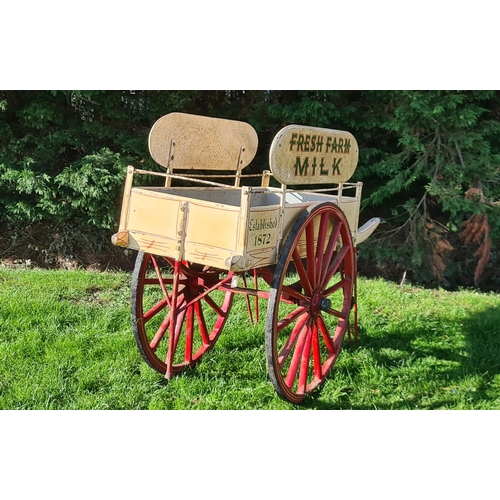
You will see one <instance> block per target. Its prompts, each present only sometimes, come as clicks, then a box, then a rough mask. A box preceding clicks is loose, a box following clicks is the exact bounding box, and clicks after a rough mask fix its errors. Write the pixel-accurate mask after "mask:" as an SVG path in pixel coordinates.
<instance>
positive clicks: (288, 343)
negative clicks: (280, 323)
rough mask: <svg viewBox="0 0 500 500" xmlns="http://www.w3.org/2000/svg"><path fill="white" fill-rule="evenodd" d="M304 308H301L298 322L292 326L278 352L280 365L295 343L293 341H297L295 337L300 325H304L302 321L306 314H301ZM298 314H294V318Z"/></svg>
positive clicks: (300, 329) (304, 320) (305, 318)
mask: <svg viewBox="0 0 500 500" xmlns="http://www.w3.org/2000/svg"><path fill="white" fill-rule="evenodd" d="M303 312H304V309H302V313H301V314H302V317H301V318H299V320H298V322H297V323H296V325H295V326H294V328H293V330H292V333H291V334H290V336H289V337H288V338H287V340H286V342H285V345H284V346H283V347H282V348H281V350H280V352H279V354H278V363H279V364H280V365H283V363H284V362H285V361H286V360H287V358H288V355H289V354H290V351H291V349H292V348H293V346H294V345H295V342H296V341H297V338H298V336H299V333H300V332H301V331H302V327H303V326H304V323H305V322H306V321H307V318H308V316H307V314H303ZM297 316H298V315H294V318H296V317H297ZM290 322H291V320H290V321H289V322H288V324H289V323H290Z"/></svg>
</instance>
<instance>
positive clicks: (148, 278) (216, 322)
mask: <svg viewBox="0 0 500 500" xmlns="http://www.w3.org/2000/svg"><path fill="white" fill-rule="evenodd" d="M257 146H258V138H257V133H256V132H255V130H254V129H253V128H252V126H251V125H249V124H248V123H244V122H237V121H233V120H225V119H218V118H209V117H204V116H197V115H189V114H184V113H171V114H168V115H165V116H163V117H162V118H160V119H159V120H158V121H157V122H156V123H155V124H154V126H153V127H152V129H151V132H150V135H149V150H150V153H151V156H152V158H153V159H154V160H155V161H156V162H157V163H158V164H159V165H161V166H162V167H164V168H165V169H166V170H165V173H158V172H150V171H144V170H139V169H135V168H133V167H128V170H127V178H126V182H125V191H124V196H123V205H122V212H121V218H120V226H119V230H118V232H117V233H116V234H115V235H113V237H112V241H113V243H114V244H115V245H118V246H121V247H126V248H131V249H135V250H138V255H137V260H136V264H135V269H134V272H133V277H132V286H131V313H132V329H133V333H134V336H135V339H136V342H137V346H138V348H139V351H140V353H141V354H142V356H143V358H144V360H145V361H146V362H147V363H148V364H149V365H150V366H151V367H152V368H154V369H155V370H157V371H158V372H160V373H162V374H164V376H165V377H166V378H167V379H171V378H172V377H174V376H175V375H177V374H179V373H181V372H182V371H183V370H185V369H186V368H188V367H193V366H195V365H196V364H197V363H198V362H199V361H200V360H201V359H202V357H203V355H204V354H205V353H206V352H207V351H209V350H210V349H211V348H212V347H213V346H214V344H215V343H216V341H217V339H218V338H219V335H220V334H221V332H222V330H223V328H224V325H225V324H226V321H227V319H228V316H229V313H230V311H231V305H232V303H233V298H234V296H235V295H236V294H241V295H244V296H245V300H246V302H247V308H248V312H249V315H250V318H251V320H252V321H258V317H259V299H267V302H268V304H267V314H266V318H265V346H266V358H267V366H268V372H269V376H270V379H271V382H272V384H273V386H274V388H275V389H276V391H277V393H278V394H279V395H280V396H281V397H283V398H284V399H286V400H288V401H290V402H292V403H300V402H302V401H303V400H304V398H305V397H306V395H307V394H308V393H310V392H311V391H313V390H315V389H316V388H317V387H318V386H320V385H321V384H322V383H323V382H324V381H325V379H326V378H327V376H328V374H329V372H330V371H331V369H332V366H333V365H334V363H335V361H336V360H337V357H338V356H339V353H340V349H341V346H342V342H343V340H344V336H345V334H346V332H347V333H348V335H349V336H351V321H350V320H351V317H352V327H353V328H352V331H353V334H354V337H355V339H356V338H357V307H356V245H357V244H359V243H361V242H362V241H364V240H365V239H366V238H368V236H370V234H371V233H372V232H373V231H374V230H375V228H376V227H377V225H378V223H379V222H380V220H379V219H378V218H374V219H370V220H369V221H368V222H367V223H366V224H364V225H363V226H362V227H361V228H358V217H359V207H360V201H361V189H362V183H361V182H358V183H348V182H347V181H348V180H349V178H350V177H351V176H352V174H353V173H354V171H355V169H356V165H357V161H358V145H357V143H356V140H355V138H354V137H353V136H352V134H350V133H348V132H344V131H338V130H330V129H325V128H318V127H308V126H302V125H289V126H287V127H285V128H283V129H282V130H280V132H279V133H278V134H277V135H276V137H275V138H274V140H273V142H272V145H271V148H270V153H269V164H270V171H264V172H263V173H262V174H254V175H253V177H255V176H258V177H260V178H261V179H260V181H258V183H260V186H243V185H242V180H244V179H245V178H247V177H251V176H252V175H245V174H243V169H244V168H245V167H246V166H247V165H248V164H249V163H250V162H251V161H252V160H253V158H254V156H255V154H256V152H257ZM193 171H196V172H203V174H193ZM216 171H217V172H216ZM179 172H181V173H179ZM207 172H208V174H207ZM139 175H156V176H161V177H163V178H164V179H165V181H164V185H162V186H161V187H140V186H135V185H134V179H135V178H136V176H139ZM271 176H273V177H274V178H275V179H276V180H277V181H278V183H279V184H280V186H279V187H271V186H270V178H271ZM214 179H218V180H217V181H215V180H214ZM221 179H222V181H221ZM228 179H229V180H230V184H229V183H227V181H228ZM174 183H175V184H179V185H176V186H174V185H173V184H174ZM193 183H194V185H195V187H189V186H191V185H193ZM318 185H325V186H326V189H325V190H315V189H314V190H312V189H311V190H307V189H305V190H296V189H289V188H288V187H287V186H306V187H307V186H318ZM252 299H253V300H252ZM252 302H254V304H253V306H252Z"/></svg>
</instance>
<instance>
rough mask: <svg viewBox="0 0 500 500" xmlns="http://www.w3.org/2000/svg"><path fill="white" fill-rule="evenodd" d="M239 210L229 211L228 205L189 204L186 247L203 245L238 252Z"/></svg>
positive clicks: (195, 202)
mask: <svg viewBox="0 0 500 500" xmlns="http://www.w3.org/2000/svg"><path fill="white" fill-rule="evenodd" d="M238 222H239V208H233V209H232V210H229V207H228V206H227V205H215V204H210V203H202V202H197V201H195V200H193V201H190V202H189V208H188V222H187V228H186V236H185V239H186V245H187V244H189V243H194V242H198V243H202V244H203V245H205V246H209V247H214V248H220V249H226V250H227V251H234V250H236V240H237V233H238Z"/></svg>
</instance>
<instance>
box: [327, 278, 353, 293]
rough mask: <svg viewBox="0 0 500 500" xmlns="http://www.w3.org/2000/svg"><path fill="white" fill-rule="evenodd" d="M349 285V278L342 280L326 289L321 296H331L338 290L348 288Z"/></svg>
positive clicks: (350, 281)
mask: <svg viewBox="0 0 500 500" xmlns="http://www.w3.org/2000/svg"><path fill="white" fill-rule="evenodd" d="M351 283H352V280H351V279H350V278H344V279H343V280H341V281H339V282H338V283H336V284H335V285H333V286H331V287H330V288H328V289H326V290H325V291H324V292H323V296H324V297H328V296H329V295H332V294H333V293H335V292H336V291H337V290H340V289H341V288H344V287H347V286H349V285H350V284H351Z"/></svg>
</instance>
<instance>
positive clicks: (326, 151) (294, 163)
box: [269, 125, 359, 185]
mask: <svg viewBox="0 0 500 500" xmlns="http://www.w3.org/2000/svg"><path fill="white" fill-rule="evenodd" d="M358 156H359V150H358V143H357V142H356V139H355V138H354V136H353V135H352V134H351V133H349V132H344V131H342V130H331V129H327V128H319V127H306V126H303V125H288V126H287V127H285V128H283V129H281V130H280V131H279V132H278V134H276V137H275V138H274V140H273V143H272V144H271V151H270V153H269V164H270V166H271V171H272V173H273V175H274V177H275V178H276V179H277V180H278V181H279V182H281V183H282V184H292V185H294V184H336V183H341V182H346V181H348V180H349V179H350V178H351V177H352V174H354V171H355V170H356V166H357V164H358Z"/></svg>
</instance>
